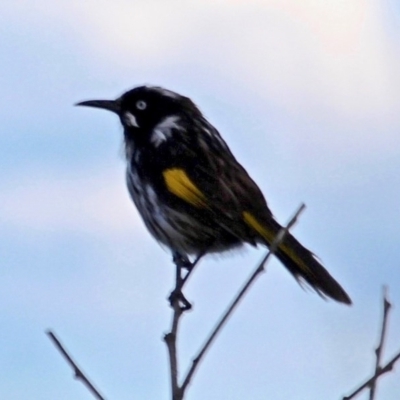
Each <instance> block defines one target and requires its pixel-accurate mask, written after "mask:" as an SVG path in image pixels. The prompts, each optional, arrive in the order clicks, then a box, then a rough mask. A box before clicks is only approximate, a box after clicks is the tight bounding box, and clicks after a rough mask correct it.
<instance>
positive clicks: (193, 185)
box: [162, 125, 276, 241]
mask: <svg viewBox="0 0 400 400" xmlns="http://www.w3.org/2000/svg"><path fill="white" fill-rule="evenodd" d="M190 134H191V135H190V136H188V137H189V139H188V140H190V142H189V143H188V142H187V141H185V140H180V141H177V142H176V143H175V144H174V147H173V151H174V153H175V156H174V157H173V159H174V162H173V163H172V164H171V165H170V166H169V167H168V168H164V169H163V171H162V176H163V180H164V183H165V187H166V189H167V190H168V192H169V193H170V194H172V195H173V196H175V197H177V198H179V199H180V200H182V201H183V202H185V203H186V204H188V205H190V206H191V207H193V208H194V209H200V210H203V211H204V212H205V213H209V214H210V215H211V216H214V221H217V222H219V223H220V224H222V225H223V226H224V227H226V228H227V229H228V230H230V231H232V230H233V231H234V234H236V235H237V236H239V237H240V239H242V240H248V241H253V238H254V237H255V236H259V235H260V232H259V229H257V228H258V227H260V226H263V234H262V235H261V236H265V235H267V236H268V237H270V239H271V240H272V239H273V237H274V236H275V234H276V232H272V231H271V232H269V231H268V225H269V224H266V222H267V221H269V220H270V219H272V218H273V216H272V213H271V211H270V210H269V208H268V206H267V203H266V201H265V199H264V196H263V194H262V193H261V191H260V189H259V188H258V186H257V185H256V183H255V182H254V181H253V180H252V179H251V177H250V176H249V175H248V173H247V172H246V170H245V169H244V168H243V167H242V166H241V165H240V164H239V163H238V161H237V160H236V159H235V157H234V156H233V154H232V153H231V151H230V150H229V148H228V146H227V145H226V143H225V142H224V141H223V140H222V138H221V137H220V135H219V133H218V132H217V131H216V130H215V128H213V127H211V125H209V126H208V127H207V132H206V133H204V131H201V132H193V134H192V133H191V132H190ZM193 149H196V151H194V150H193Z"/></svg>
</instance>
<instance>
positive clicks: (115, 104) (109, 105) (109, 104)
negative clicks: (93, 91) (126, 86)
mask: <svg viewBox="0 0 400 400" xmlns="http://www.w3.org/2000/svg"><path fill="white" fill-rule="evenodd" d="M75 105H76V106H86V107H95V108H102V109H103V110H108V111H112V112H114V113H116V114H119V112H120V110H121V102H120V101H119V99H117V100H88V101H81V102H80V103H76V104H75Z"/></svg>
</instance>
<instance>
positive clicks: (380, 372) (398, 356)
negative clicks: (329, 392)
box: [343, 351, 400, 400]
mask: <svg viewBox="0 0 400 400" xmlns="http://www.w3.org/2000/svg"><path fill="white" fill-rule="evenodd" d="M399 359H400V351H399V352H398V353H397V354H396V355H395V356H394V357H393V358H392V359H391V360H390V361H389V362H388V363H387V364H386V365H385V366H384V367H382V368H380V369H379V370H378V373H377V374H375V375H374V376H373V377H372V378H370V379H368V380H367V381H365V382H364V383H363V384H362V385H361V386H360V387H358V388H357V389H356V390H355V391H354V392H353V393H351V394H350V395H349V396H345V397H343V400H350V399H353V398H354V397H356V396H357V395H358V394H359V393H360V392H362V391H363V390H364V389H367V388H369V387H370V386H371V385H372V383H373V382H374V381H375V380H377V379H378V378H379V377H380V376H381V375H383V374H386V373H387V372H390V371H391V370H392V369H393V367H394V365H395V364H396V362H397V361H398V360H399Z"/></svg>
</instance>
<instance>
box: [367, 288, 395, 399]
mask: <svg viewBox="0 0 400 400" xmlns="http://www.w3.org/2000/svg"><path fill="white" fill-rule="evenodd" d="M391 306H392V305H391V304H390V302H389V300H388V298H387V287H384V288H383V317H382V329H381V335H380V339H379V344H378V347H377V348H376V349H375V355H376V360H375V375H377V374H378V372H379V370H380V368H381V359H382V351H383V347H384V345H385V339H386V328H387V321H388V318H389V312H390V308H391ZM377 382H378V380H377V379H374V380H373V381H372V384H371V387H370V392H369V400H374V399H375V392H376V384H377Z"/></svg>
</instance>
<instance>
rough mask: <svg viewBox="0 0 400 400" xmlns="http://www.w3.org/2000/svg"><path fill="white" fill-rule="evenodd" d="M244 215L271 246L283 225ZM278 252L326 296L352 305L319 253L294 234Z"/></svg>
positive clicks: (288, 265) (291, 268) (297, 275)
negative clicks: (303, 243)
mask: <svg viewBox="0 0 400 400" xmlns="http://www.w3.org/2000/svg"><path fill="white" fill-rule="evenodd" d="M246 214H247V213H245V215H244V220H245V221H246V223H247V224H248V225H249V226H251V227H252V228H253V229H254V230H255V231H257V232H258V234H260V235H261V236H262V237H263V239H264V240H265V242H266V244H267V245H271V243H272V242H273V240H274V239H275V237H276V235H277V234H278V232H279V230H280V229H281V228H282V227H281V226H280V225H279V224H278V223H277V222H276V221H275V220H274V219H272V218H270V219H269V220H268V223H264V224H260V222H259V221H258V220H256V219H255V218H254V217H253V216H252V214H247V215H246ZM275 255H276V256H277V257H278V258H279V260H280V261H281V262H282V263H283V265H284V266H285V267H286V268H287V269H288V270H289V272H290V273H291V274H292V275H293V276H294V277H295V278H296V280H303V281H305V282H307V283H308V284H309V285H310V286H311V287H312V288H313V289H314V290H315V291H317V292H318V293H319V294H321V295H322V296H327V297H330V298H332V299H334V300H336V301H338V302H341V303H345V304H351V299H350V297H349V296H348V294H347V293H346V292H345V290H344V289H343V288H342V287H341V286H340V285H339V283H338V282H337V281H336V280H335V279H334V278H333V277H332V276H331V275H330V273H329V272H328V271H327V270H326V269H325V268H324V267H323V266H322V265H321V263H320V262H319V261H318V259H317V258H316V257H315V255H314V254H313V253H312V252H311V251H309V250H307V249H306V248H305V247H304V246H303V245H302V244H301V243H300V242H299V241H298V240H297V239H296V238H295V237H294V236H293V235H291V234H290V233H288V234H287V236H286V237H285V239H284V240H283V242H282V243H281V244H280V245H279V247H278V249H277V251H276V252H275Z"/></svg>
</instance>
